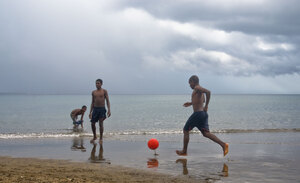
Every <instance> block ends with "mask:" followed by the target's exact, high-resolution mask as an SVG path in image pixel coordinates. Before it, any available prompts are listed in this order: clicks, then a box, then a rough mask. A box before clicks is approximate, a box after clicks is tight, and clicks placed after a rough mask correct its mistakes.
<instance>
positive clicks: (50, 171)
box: [0, 157, 196, 183]
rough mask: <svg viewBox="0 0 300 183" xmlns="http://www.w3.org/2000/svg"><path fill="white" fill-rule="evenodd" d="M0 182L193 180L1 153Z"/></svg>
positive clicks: (117, 167)
mask: <svg viewBox="0 0 300 183" xmlns="http://www.w3.org/2000/svg"><path fill="white" fill-rule="evenodd" d="M0 174H1V176H0V182H24V183H25V182H26V183H27V182H146V183H147V182H149V183H150V182H174V183H176V182H178V183H180V182H185V183H188V182H196V181H195V180H192V179H188V178H186V177H179V176H177V177H174V176H171V175H165V174H159V173H155V172H147V171H142V170H138V169H133V168H125V167H121V166H112V165H102V166H98V164H91V163H78V162H77V163H76V162H69V161H66V160H41V159H33V158H10V157H0Z"/></svg>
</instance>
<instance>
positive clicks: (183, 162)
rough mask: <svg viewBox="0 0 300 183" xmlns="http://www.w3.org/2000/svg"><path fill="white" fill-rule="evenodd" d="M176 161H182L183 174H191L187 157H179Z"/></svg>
mask: <svg viewBox="0 0 300 183" xmlns="http://www.w3.org/2000/svg"><path fill="white" fill-rule="evenodd" d="M176 163H182V169H183V170H182V173H183V175H187V174H189V171H188V169H187V159H178V160H176Z"/></svg>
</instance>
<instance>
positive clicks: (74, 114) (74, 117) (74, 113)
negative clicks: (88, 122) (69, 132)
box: [70, 105, 86, 128]
mask: <svg viewBox="0 0 300 183" xmlns="http://www.w3.org/2000/svg"><path fill="white" fill-rule="evenodd" d="M85 111H86V106H85V105H84V106H82V107H81V109H74V110H73V111H72V112H71V114H70V116H71V119H72V121H73V125H74V128H77V127H78V126H79V125H80V124H81V128H83V116H84V113H85ZM79 115H81V118H80V120H79V121H76V120H77V117H78V116H79Z"/></svg>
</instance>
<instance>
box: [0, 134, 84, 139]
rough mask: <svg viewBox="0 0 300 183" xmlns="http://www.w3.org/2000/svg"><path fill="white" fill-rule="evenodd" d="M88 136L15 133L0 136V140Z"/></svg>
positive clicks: (78, 135)
mask: <svg viewBox="0 0 300 183" xmlns="http://www.w3.org/2000/svg"><path fill="white" fill-rule="evenodd" d="M81 136H89V135H88V134H80V133H27V134H22V133H16V134H0V139H25V138H64V137H81Z"/></svg>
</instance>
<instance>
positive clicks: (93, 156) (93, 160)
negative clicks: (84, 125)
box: [89, 143, 110, 164]
mask: <svg viewBox="0 0 300 183" xmlns="http://www.w3.org/2000/svg"><path fill="white" fill-rule="evenodd" d="M99 146H100V147H99V154H98V156H96V147H97V143H93V148H92V151H91V156H90V158H89V160H90V162H91V163H107V164H110V161H107V160H106V159H105V158H104V157H103V145H102V144H99Z"/></svg>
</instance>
